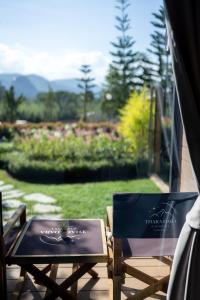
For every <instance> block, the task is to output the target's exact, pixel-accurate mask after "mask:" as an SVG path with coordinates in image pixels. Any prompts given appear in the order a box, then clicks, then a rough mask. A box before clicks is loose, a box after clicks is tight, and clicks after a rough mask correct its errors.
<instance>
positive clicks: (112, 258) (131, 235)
mask: <svg viewBox="0 0 200 300" xmlns="http://www.w3.org/2000/svg"><path fill="white" fill-rule="evenodd" d="M196 198H197V193H164V194H159V193H157V194H148V193H147V194H143V193H122V194H114V195H113V207H108V208H107V230H108V231H111V232H112V238H110V239H108V249H109V264H108V271H109V273H108V274H109V276H112V278H113V300H120V299H121V291H122V284H123V283H124V280H125V274H128V275H130V276H133V277H135V278H137V279H138V280H140V281H142V282H144V283H145V284H147V285H148V286H147V287H145V288H144V289H140V290H138V289H137V286H135V287H134V289H135V290H134V293H135V294H134V295H130V296H129V297H128V298H127V300H142V299H145V298H147V297H149V296H151V295H153V294H155V293H156V292H158V291H163V292H165V293H166V290H167V285H168V280H169V274H168V275H167V276H164V277H162V278H159V279H157V278H155V277H154V276H150V275H149V274H146V273H145V272H144V271H141V270H139V269H138V268H135V267H133V266H131V265H130V264H129V263H128V262H127V259H129V258H136V257H137V258H138V257H142V258H144V259H145V258H147V257H153V258H155V259H159V260H161V261H162V262H163V263H165V264H167V265H169V266H170V265H171V261H172V260H171V258H172V256H173V254H174V251H175V247H176V244H177V240H178V236H179V234H180V231H181V228H182V226H183V224H184V222H185V217H186V214H187V212H188V211H189V210H190V209H191V207H192V206H193V204H194V202H195V200H196ZM129 262H130V260H129ZM169 269H170V268H169Z"/></svg>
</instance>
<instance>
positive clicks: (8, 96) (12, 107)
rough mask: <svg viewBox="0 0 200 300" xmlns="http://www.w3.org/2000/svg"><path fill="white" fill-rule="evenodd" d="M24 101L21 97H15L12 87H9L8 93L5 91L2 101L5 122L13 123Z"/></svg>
mask: <svg viewBox="0 0 200 300" xmlns="http://www.w3.org/2000/svg"><path fill="white" fill-rule="evenodd" d="M23 101H24V97H23V96H19V97H16V96H15V90H14V87H13V86H11V87H10V89H9V90H8V91H5V94H4V99H3V110H4V116H5V121H10V122H14V121H16V119H17V117H18V113H19V112H18V109H19V105H20V104H21V103H22V102H23Z"/></svg>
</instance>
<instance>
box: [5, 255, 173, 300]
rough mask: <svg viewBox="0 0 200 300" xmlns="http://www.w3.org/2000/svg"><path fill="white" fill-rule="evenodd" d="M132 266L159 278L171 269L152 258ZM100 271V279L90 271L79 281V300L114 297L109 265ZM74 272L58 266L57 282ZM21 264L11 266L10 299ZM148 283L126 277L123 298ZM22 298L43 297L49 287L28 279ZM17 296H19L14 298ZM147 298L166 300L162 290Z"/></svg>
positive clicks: (9, 279) (9, 280) (103, 266)
mask: <svg viewBox="0 0 200 300" xmlns="http://www.w3.org/2000/svg"><path fill="white" fill-rule="evenodd" d="M129 262H131V264H132V265H133V266H136V267H137V268H138V269H140V270H142V271H145V272H148V273H149V274H151V275H152V274H153V275H154V276H156V278H158V279H159V278H160V277H162V276H165V275H167V274H168V272H169V267H167V266H166V265H164V264H163V263H162V262H160V261H158V260H156V259H153V258H145V259H142V258H136V259H132V260H129ZM94 269H95V270H96V271H97V272H98V273H99V278H97V279H92V278H91V277H90V275H89V274H86V275H85V276H83V277H82V279H80V280H79V282H78V297H77V299H80V300H86V299H87V300H106V299H111V298H109V296H110V295H111V293H110V291H111V287H112V281H111V279H108V277H107V270H106V264H102V263H101V264H98V265H97V266H96V268H94ZM71 271H72V265H70V264H63V265H59V269H58V273H57V281H58V283H59V282H62V281H63V279H65V278H66V277H67V276H68V274H70V273H71ZM19 273H20V270H19V267H17V266H9V267H8V272H7V274H8V300H11V299H14V298H13V291H14V290H15V287H16V284H17V281H18V278H19ZM145 286H146V285H145V284H144V283H142V282H140V281H138V280H136V279H133V278H132V277H129V276H127V277H126V280H125V284H124V285H123V288H122V300H124V299H126V298H127V297H128V296H130V295H133V294H134V291H135V290H137V289H141V288H143V287H145ZM22 291H23V292H22V294H21V296H20V299H22V300H32V299H35V300H41V299H42V298H43V297H44V295H45V291H46V289H45V288H44V287H43V286H39V285H37V284H35V283H34V282H33V281H32V280H30V278H29V279H27V280H26V282H25V284H24V287H23V290H22ZM15 299H16V298H15ZM146 299H149V300H150V299H152V300H153V299H154V300H155V299H161V300H165V299H166V297H165V294H164V293H162V292H159V293H156V294H155V295H153V296H152V297H149V298H146Z"/></svg>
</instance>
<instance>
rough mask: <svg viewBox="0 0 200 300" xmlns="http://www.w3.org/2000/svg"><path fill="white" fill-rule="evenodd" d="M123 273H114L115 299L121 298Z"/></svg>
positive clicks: (119, 299)
mask: <svg viewBox="0 0 200 300" xmlns="http://www.w3.org/2000/svg"><path fill="white" fill-rule="evenodd" d="M121 280H122V279H121V275H118V276H116V275H113V300H121Z"/></svg>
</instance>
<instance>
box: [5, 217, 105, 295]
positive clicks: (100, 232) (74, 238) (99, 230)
mask: <svg viewBox="0 0 200 300" xmlns="http://www.w3.org/2000/svg"><path fill="white" fill-rule="evenodd" d="M66 221H67V231H68V233H67V237H66V234H63V233H62V228H63V224H64V223H65V222H66ZM64 227H65V224H64ZM106 261H107V246H106V238H105V229H104V223H103V220H100V219H73V220H49V219H48V220H39V219H32V220H30V221H29V222H28V223H27V225H26V227H25V228H24V230H23V232H22V233H21V236H20V238H19V239H18V242H17V244H16V245H15V247H14V249H13V251H12V253H11V254H10V256H9V263H11V264H17V265H19V266H21V267H22V268H23V269H24V270H26V271H27V272H28V273H30V274H31V275H33V276H34V277H35V279H36V281H37V282H40V283H41V284H43V285H45V286H46V287H47V288H48V293H47V294H46V297H45V299H55V298H56V297H58V296H60V297H61V298H62V299H75V298H76V297H75V292H74V291H75V290H76V283H77V280H78V279H79V278H81V277H82V276H83V275H84V274H85V273H87V272H89V273H90V274H91V276H93V277H97V276H98V274H97V273H96V272H95V271H93V270H92V268H93V266H94V265H96V264H97V263H99V262H106ZM62 263H73V266H74V267H73V273H72V274H71V275H70V276H69V277H68V278H66V279H65V280H64V281H63V282H62V283H61V284H60V285H58V284H57V283H56V282H55V278H53V277H52V276H47V275H46V273H47V272H48V271H49V270H50V269H52V272H53V273H55V269H56V266H57V264H62ZM36 264H48V266H46V267H45V268H44V269H43V270H42V271H41V270H39V269H38V268H37V267H36V266H35V265H36ZM52 266H53V268H52ZM54 277H55V276H54ZM69 287H71V290H72V291H73V293H69V292H68V291H66V290H67V289H68V288H69ZM49 291H51V292H49Z"/></svg>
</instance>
